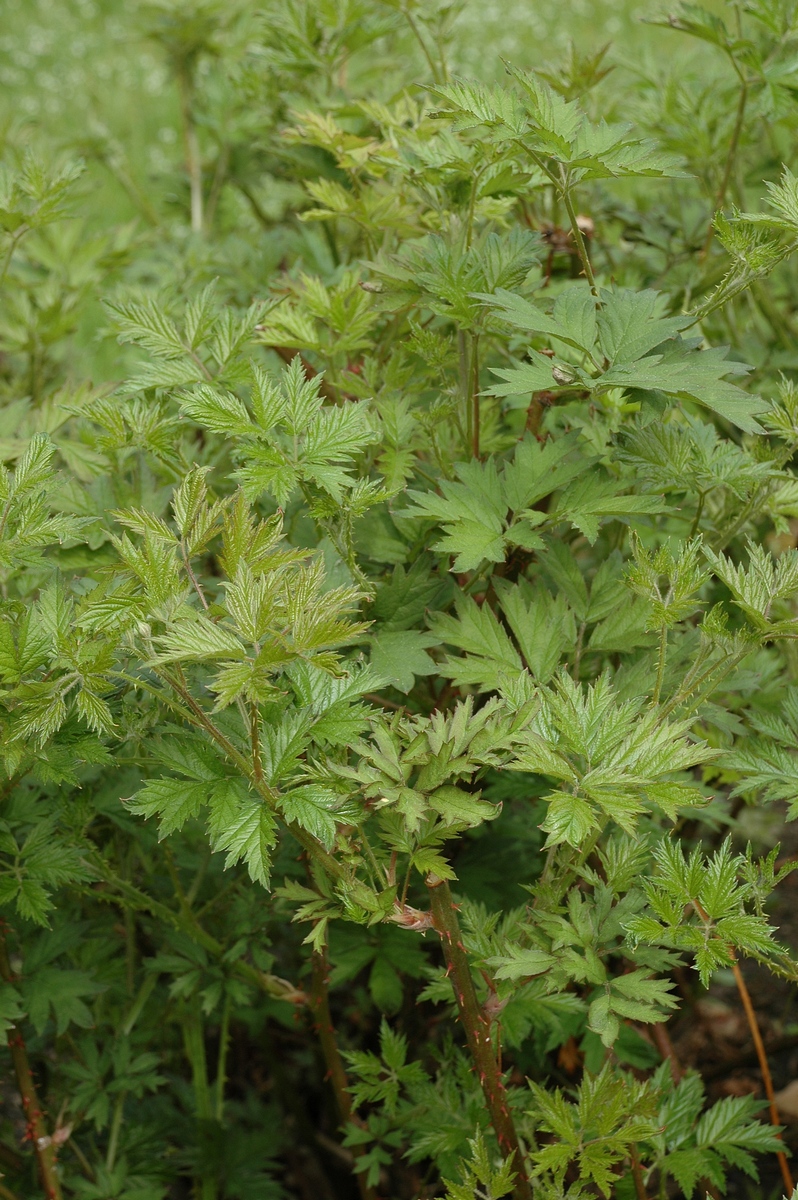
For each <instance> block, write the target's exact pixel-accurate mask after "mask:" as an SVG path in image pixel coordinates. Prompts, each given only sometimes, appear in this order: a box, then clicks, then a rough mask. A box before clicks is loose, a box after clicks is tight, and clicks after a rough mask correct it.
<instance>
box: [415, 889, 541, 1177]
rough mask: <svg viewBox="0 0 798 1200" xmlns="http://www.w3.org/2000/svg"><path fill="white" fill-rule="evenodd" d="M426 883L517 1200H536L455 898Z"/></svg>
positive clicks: (447, 963) (444, 952)
mask: <svg viewBox="0 0 798 1200" xmlns="http://www.w3.org/2000/svg"><path fill="white" fill-rule="evenodd" d="M426 883H427V890H428V891H429V895H430V901H431V906H432V918H433V925H434V927H435V929H436V930H437V931H438V933H439V934H440V937H441V945H442V946H443V954H444V958H445V959H446V967H447V974H448V975H449V978H450V979H451V981H452V987H453V988H454V994H455V999H456V1001H457V1008H458V1012H459V1015H460V1023H461V1025H462V1026H463V1030H464V1031H465V1035H466V1041H467V1042H468V1049H469V1050H470V1052H471V1057H472V1058H473V1060H474V1066H475V1067H476V1069H477V1071H478V1073H479V1082H480V1084H481V1085H482V1092H483V1094H484V1096H485V1102H486V1104H487V1106H488V1112H489V1113H490V1119H491V1124H492V1125H493V1129H494V1132H495V1134H496V1139H497V1141H498V1143H499V1148H500V1149H501V1152H502V1154H503V1156H504V1157H505V1158H506V1159H507V1160H508V1161H509V1162H510V1163H511V1164H512V1167H513V1169H514V1171H515V1173H516V1175H515V1188H514V1191H513V1195H514V1196H515V1200H532V1189H531V1187H530V1185H529V1180H528V1179H527V1177H526V1171H525V1168H524V1158H523V1155H522V1153H521V1147H520V1144H519V1141H518V1134H517V1132H516V1129H515V1122H514V1121H513V1116H512V1113H511V1112H510V1106H509V1104H508V1101H507V1091H506V1089H505V1086H504V1079H503V1077H502V1072H501V1069H500V1067H499V1063H498V1060H497V1058H496V1054H495V1053H494V1050H493V1040H492V1038H491V1033H490V1025H491V1023H490V1018H489V1017H488V1016H487V1014H486V1013H485V1012H483V1010H482V1008H481V1006H480V1004H479V1001H478V1000H477V994H476V991H475V990H474V980H473V978H472V977H471V967H470V965H469V962H468V956H467V954H466V952H465V947H464V945H463V939H462V935H461V932H460V922H459V921H458V919H457V910H456V909H455V906H454V901H453V900H452V893H451V891H450V890H449V885H448V883H447V882H446V880H444V879H440V878H439V877H438V876H437V875H432V874H431V875H428V876H427V880H426Z"/></svg>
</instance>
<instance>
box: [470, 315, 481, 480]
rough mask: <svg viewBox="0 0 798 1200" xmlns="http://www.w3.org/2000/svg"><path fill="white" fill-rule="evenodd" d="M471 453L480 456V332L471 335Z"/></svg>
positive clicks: (476, 456)
mask: <svg viewBox="0 0 798 1200" xmlns="http://www.w3.org/2000/svg"><path fill="white" fill-rule="evenodd" d="M470 375H471V454H472V455H473V457H474V458H479V334H478V333H475V334H473V335H472V337H471V365H470Z"/></svg>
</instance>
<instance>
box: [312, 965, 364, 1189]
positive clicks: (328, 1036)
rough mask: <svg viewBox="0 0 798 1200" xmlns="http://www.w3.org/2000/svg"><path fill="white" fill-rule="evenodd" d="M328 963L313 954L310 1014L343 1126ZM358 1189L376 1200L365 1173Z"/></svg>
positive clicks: (356, 1149) (341, 1071)
mask: <svg viewBox="0 0 798 1200" xmlns="http://www.w3.org/2000/svg"><path fill="white" fill-rule="evenodd" d="M329 972H330V968H329V963H328V961H327V952H326V950H314V951H313V955H312V958H311V987H310V1007H311V1009H312V1012H313V1024H314V1028H315V1030H316V1033H317V1035H318V1038H319V1044H320V1045H321V1052H322V1054H323V1056H324V1063H325V1066H326V1067H327V1076H328V1078H329V1080H330V1083H331V1084H332V1088H333V1091H334V1093H335V1101H336V1104H337V1107H338V1115H339V1117H340V1119H341V1124H342V1125H347V1124H349V1122H351V1121H352V1116H353V1114H352V1098H351V1096H350V1095H349V1080H348V1079H347V1075H346V1068H345V1066H344V1060H343V1059H342V1058H341V1051H340V1050H339V1049H338V1039H337V1038H336V1036H335V1026H334V1025H333V1020H332V1014H331V1012H330V993H329V987H328V983H327V980H328V977H329ZM364 1151H365V1147H364V1146H352V1154H353V1156H354V1158H355V1159H358V1158H361V1157H362V1156H363V1153H364ZM356 1174H357V1186H358V1191H359V1192H360V1197H361V1200H377V1194H376V1192H375V1191H374V1189H373V1188H372V1187H371V1186H370V1185H369V1183H368V1182H367V1180H366V1176H365V1173H364V1172H361V1171H359V1172H357V1173H356Z"/></svg>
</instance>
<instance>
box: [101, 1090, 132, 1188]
mask: <svg viewBox="0 0 798 1200" xmlns="http://www.w3.org/2000/svg"><path fill="white" fill-rule="evenodd" d="M126 1095H127V1092H120V1093H119V1095H118V1096H117V1098H116V1104H115V1105H114V1115H113V1118H112V1119H111V1133H110V1136H109V1138H108V1150H107V1153H106V1155H105V1165H106V1167H107V1168H108V1170H109V1171H113V1169H114V1163H115V1162H116V1152H117V1150H118V1148H119V1133H120V1130H121V1129H122V1117H123V1116H124V1112H125V1096H126Z"/></svg>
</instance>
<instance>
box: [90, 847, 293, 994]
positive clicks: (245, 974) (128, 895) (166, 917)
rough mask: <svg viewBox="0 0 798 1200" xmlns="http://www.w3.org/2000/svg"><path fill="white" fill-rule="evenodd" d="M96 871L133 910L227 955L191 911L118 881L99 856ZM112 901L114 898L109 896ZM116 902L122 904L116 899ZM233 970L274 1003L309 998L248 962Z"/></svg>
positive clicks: (217, 953) (233, 966)
mask: <svg viewBox="0 0 798 1200" xmlns="http://www.w3.org/2000/svg"><path fill="white" fill-rule="evenodd" d="M89 861H90V862H91V864H92V866H93V867H94V869H95V870H96V871H97V874H98V876H99V877H100V878H101V879H102V880H103V881H104V882H105V883H106V884H108V886H109V887H112V888H116V890H117V891H118V892H120V893H121V896H122V897H124V898H125V900H126V901H127V903H128V904H129V905H131V907H133V908H136V909H141V910H143V911H144V912H149V913H151V914H152V916H154V917H157V918H158V919H159V920H161V921H164V922H165V923H166V924H168V925H171V926H173V927H174V928H175V929H180V930H182V932H183V933H185V934H186V935H187V936H188V937H190V938H192V939H193V940H194V941H195V942H196V943H197V944H198V945H199V946H202V947H203V948H204V949H205V950H207V951H208V953H209V954H212V955H213V956H214V958H219V959H220V958H221V957H222V956H223V955H224V952H225V947H224V946H223V945H222V943H221V942H220V941H217V939H216V938H215V937H214V936H213V934H210V933H208V932H207V930H205V929H203V927H202V926H201V925H200V923H199V921H197V919H196V917H195V916H194V914H193V913H192V912H191V910H190V909H186V910H181V911H180V912H175V910H174V909H172V908H169V906H168V905H167V904H161V902H160V901H159V900H155V899H153V897H152V896H148V895H147V893H146V892H142V891H141V890H140V889H139V888H137V887H136V886H135V885H134V884H132V883H128V882H127V881H126V880H124V879H119V878H118V876H116V875H114V873H113V872H112V871H111V870H110V869H109V867H108V864H107V863H106V862H105V861H104V860H103V859H102V858H101V857H100V855H99V854H98V855H97V856H96V857H92V858H91V859H90V860H89ZM88 894H89V895H91V896H93V897H94V898H95V899H98V898H99V899H105V898H106V897H104V896H103V893H102V892H96V891H93V890H90V891H89V893H88ZM107 898H108V899H111V897H107ZM113 899H114V900H115V901H116V902H117V903H119V899H118V898H117V897H113ZM230 970H231V971H233V972H234V973H235V974H236V975H238V976H240V977H241V978H242V979H246V980H247V981H248V982H249V983H252V984H254V985H255V987H257V988H259V989H260V991H262V992H264V993H265V994H266V995H267V996H272V997H273V998H274V999H275V1000H285V1001H286V1002H287V1003H289V1004H304V1003H305V1001H306V999H307V997H306V996H305V994H304V993H303V992H302V991H300V989H299V988H296V987H294V985H293V984H292V983H289V981H288V980H287V979H281V978H280V977H279V975H269V974H267V972H265V971H259V970H258V969H257V967H253V966H252V964H251V963H248V962H245V961H244V959H241V958H240V959H237V960H236V961H235V962H233V963H230Z"/></svg>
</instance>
